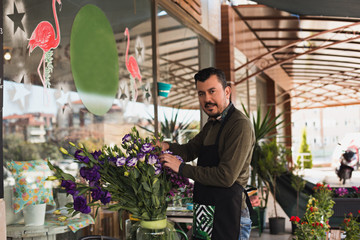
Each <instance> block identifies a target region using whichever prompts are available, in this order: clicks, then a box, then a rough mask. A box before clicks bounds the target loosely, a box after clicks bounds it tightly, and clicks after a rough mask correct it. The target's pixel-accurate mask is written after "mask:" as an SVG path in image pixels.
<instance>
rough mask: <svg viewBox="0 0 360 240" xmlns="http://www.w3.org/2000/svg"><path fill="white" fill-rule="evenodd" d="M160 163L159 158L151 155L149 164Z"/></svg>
mask: <svg viewBox="0 0 360 240" xmlns="http://www.w3.org/2000/svg"><path fill="white" fill-rule="evenodd" d="M157 162H158V157H157V156H156V155H154V154H150V156H149V158H148V164H151V165H153V164H155V163H157Z"/></svg>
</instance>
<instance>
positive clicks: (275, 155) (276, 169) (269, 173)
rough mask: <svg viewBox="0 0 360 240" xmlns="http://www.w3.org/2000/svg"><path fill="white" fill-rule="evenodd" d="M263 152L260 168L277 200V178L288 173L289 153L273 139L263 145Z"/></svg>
mask: <svg viewBox="0 0 360 240" xmlns="http://www.w3.org/2000/svg"><path fill="white" fill-rule="evenodd" d="M261 149H262V152H261V157H260V159H259V160H258V161H259V167H260V171H261V175H262V176H263V180H264V181H267V182H268V183H269V185H271V186H272V192H273V195H274V198H275V199H276V192H277V189H276V186H277V185H276V178H277V177H279V176H280V175H281V174H282V173H284V172H286V162H287V161H286V159H287V156H288V155H289V151H288V150H286V148H285V147H284V146H283V145H278V144H277V142H276V140H275V139H273V140H272V141H271V142H269V143H265V144H262V146H261ZM274 211H275V217H276V218H277V217H278V215H277V209H276V201H274Z"/></svg>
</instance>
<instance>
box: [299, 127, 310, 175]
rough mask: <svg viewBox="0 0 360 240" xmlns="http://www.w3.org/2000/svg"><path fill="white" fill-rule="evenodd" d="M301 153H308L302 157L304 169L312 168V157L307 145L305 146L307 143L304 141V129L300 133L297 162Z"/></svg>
mask: <svg viewBox="0 0 360 240" xmlns="http://www.w3.org/2000/svg"><path fill="white" fill-rule="evenodd" d="M302 153H308V154H306V155H303V159H304V168H312V155H311V151H310V148H309V145H308V144H307V141H306V128H304V130H303V133H302V140H301V145H300V149H299V156H298V158H297V161H299V160H300V158H301V156H300V155H301V154H302Z"/></svg>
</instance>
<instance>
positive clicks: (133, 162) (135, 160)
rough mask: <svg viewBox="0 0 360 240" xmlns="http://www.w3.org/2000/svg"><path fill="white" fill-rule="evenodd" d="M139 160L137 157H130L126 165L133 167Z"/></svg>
mask: <svg viewBox="0 0 360 240" xmlns="http://www.w3.org/2000/svg"><path fill="white" fill-rule="evenodd" d="M137 161H138V159H137V158H136V157H133V158H129V159H128V161H127V163H126V165H127V166H128V167H133V166H135V165H136V163H137Z"/></svg>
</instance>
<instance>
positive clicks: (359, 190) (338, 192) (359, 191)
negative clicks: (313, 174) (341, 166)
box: [333, 186, 360, 198]
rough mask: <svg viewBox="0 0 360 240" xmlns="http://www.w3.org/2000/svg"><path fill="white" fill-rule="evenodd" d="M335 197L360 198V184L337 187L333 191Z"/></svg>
mask: <svg viewBox="0 0 360 240" xmlns="http://www.w3.org/2000/svg"><path fill="white" fill-rule="evenodd" d="M333 197H334V198H360V186H359V187H356V186H352V187H351V188H343V187H341V188H335V189H334V192H333Z"/></svg>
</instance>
